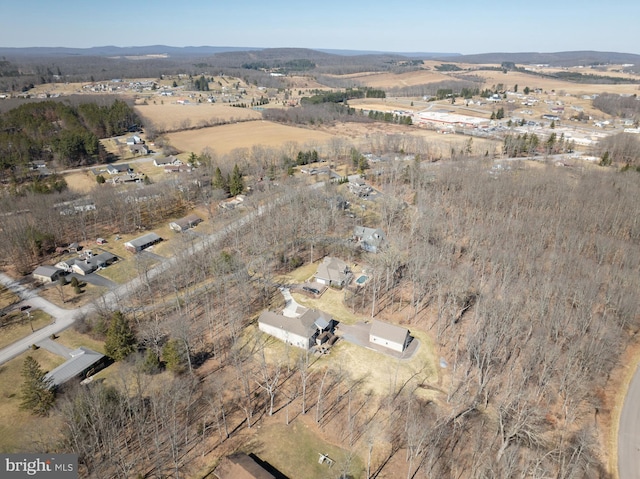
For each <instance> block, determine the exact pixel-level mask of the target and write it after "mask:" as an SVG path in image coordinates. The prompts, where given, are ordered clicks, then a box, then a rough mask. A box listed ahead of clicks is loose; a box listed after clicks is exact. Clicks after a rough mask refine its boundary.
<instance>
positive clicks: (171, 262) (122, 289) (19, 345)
mask: <svg viewBox="0 0 640 479" xmlns="http://www.w3.org/2000/svg"><path fill="white" fill-rule="evenodd" d="M323 185H324V183H316V184H314V185H313V186H310V188H312V189H314V188H320V187H322V186H323ZM281 201H282V200H279V199H277V200H274V201H273V202H271V203H270V204H268V205H264V206H260V207H258V208H257V209H256V210H254V211H252V212H251V213H249V214H247V215H245V216H243V217H242V218H238V219H237V220H235V221H234V222H233V223H231V224H229V225H227V226H226V227H225V228H223V229H221V230H219V231H217V232H215V233H212V234H210V235H209V236H207V237H205V238H203V239H202V241H200V242H198V243H190V244H187V245H186V248H187V249H188V250H189V251H188V252H189V253H190V254H195V253H197V252H199V251H202V250H203V249H204V248H206V247H208V246H209V245H211V244H212V243H215V242H216V241H218V240H220V239H221V238H223V237H225V236H227V235H231V234H233V233H234V232H236V231H238V230H239V229H240V228H241V227H242V226H244V225H246V224H247V223H249V222H251V221H253V220H254V219H255V218H257V217H258V216H262V215H263V214H267V213H269V212H272V211H277V205H278V204H279V203H280V202H281ZM161 258H162V257H161ZM177 261H178V260H177V258H176V257H171V258H162V262H161V263H160V264H158V265H156V266H154V267H153V268H150V269H149V270H148V271H146V272H144V273H143V274H141V275H140V276H138V277H137V278H135V279H133V280H131V281H129V282H128V283H125V284H122V285H120V286H117V287H115V288H113V289H111V290H110V291H109V292H107V293H105V294H104V295H103V296H102V297H101V298H99V299H98V300H97V301H96V303H98V304H99V305H100V306H101V307H104V308H106V309H114V310H115V309H121V310H124V309H126V308H129V307H130V305H129V304H127V298H128V297H129V295H130V294H131V293H133V292H134V291H136V290H137V289H138V288H140V287H141V286H143V285H144V284H146V282H147V281H150V280H152V279H153V278H155V277H156V276H158V275H160V274H162V273H164V272H165V271H167V270H168V269H169V268H171V267H173V266H175V264H176V263H177ZM0 284H2V285H4V286H5V287H6V288H7V289H9V290H10V291H12V292H14V293H16V294H17V295H18V296H19V297H20V299H21V300H22V301H28V304H29V305H31V306H32V307H33V308H34V309H41V310H43V311H44V312H46V313H47V314H49V315H50V316H51V317H52V318H53V323H51V324H50V325H49V326H45V327H44V328H42V329H40V330H38V331H36V332H34V333H32V334H30V335H29V336H27V337H26V338H23V339H21V340H19V341H17V342H15V343H13V344H11V345H10V346H7V347H6V348H3V349H0V365H1V364H4V363H6V362H7V361H9V360H11V359H13V358H15V357H16V356H18V355H20V354H22V353H23V352H25V351H27V350H28V349H29V348H30V347H31V345H32V344H37V343H39V342H41V341H43V340H45V339H46V338H48V337H50V336H51V335H52V334H58V333H60V332H62V331H64V330H65V329H67V328H68V327H70V326H71V325H72V324H73V323H74V321H75V320H76V318H78V317H80V316H81V315H83V314H86V313H89V312H90V311H92V310H93V309H94V308H95V307H96V305H95V304H87V305H85V306H82V307H80V308H76V309H63V308H60V307H58V306H56V305H55V304H53V303H51V302H49V301H47V300H46V299H44V298H41V297H40V296H38V294H37V293H36V292H35V291H33V290H30V289H27V288H25V287H23V286H22V285H21V284H20V283H19V282H18V281H15V280H14V279H12V278H11V277H9V276H7V275H6V274H4V273H0ZM25 304H27V303H25Z"/></svg>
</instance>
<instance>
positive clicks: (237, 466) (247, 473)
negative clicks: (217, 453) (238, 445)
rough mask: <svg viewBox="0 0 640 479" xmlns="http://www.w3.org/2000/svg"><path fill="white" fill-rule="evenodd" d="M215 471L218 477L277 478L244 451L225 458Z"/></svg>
mask: <svg viewBox="0 0 640 479" xmlns="http://www.w3.org/2000/svg"><path fill="white" fill-rule="evenodd" d="M214 473H215V475H216V477H217V478H218V479H275V476H274V475H273V474H271V473H270V472H269V471H267V470H266V469H265V468H263V467H262V466H261V465H260V464H259V463H258V462H256V461H255V460H254V459H253V458H252V457H251V456H248V455H247V454H243V453H237V454H233V455H231V456H227V457H225V458H223V459H222V460H221V461H220V464H218V467H216V469H215V471H214Z"/></svg>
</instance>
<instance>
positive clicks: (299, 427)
mask: <svg viewBox="0 0 640 479" xmlns="http://www.w3.org/2000/svg"><path fill="white" fill-rule="evenodd" d="M245 449H246V452H247V453H254V454H255V455H256V456H258V457H259V458H260V459H261V460H263V461H266V462H268V463H269V464H271V465H272V466H273V467H275V468H276V469H278V470H279V471H280V472H282V473H283V474H285V475H286V476H287V477H292V478H293V477H300V478H305V479H324V478H326V477H338V476H339V474H340V472H341V471H343V470H344V469H346V472H347V473H348V474H350V475H351V477H353V478H361V477H363V474H364V465H363V461H362V459H360V457H358V456H356V455H350V454H349V452H348V451H346V450H344V449H341V448H339V447H337V446H334V445H333V444H329V443H328V442H326V441H323V440H322V439H321V438H320V437H319V436H318V435H317V434H315V433H314V432H313V431H312V429H311V428H310V427H308V426H307V425H305V424H304V423H303V422H302V421H294V422H293V423H291V424H289V425H288V426H287V425H285V424H271V425H267V426H263V427H262V428H261V430H260V432H259V433H258V435H257V437H256V438H255V439H254V440H253V441H252V442H251V443H249V444H247V446H246V448H245ZM319 454H326V455H327V456H329V457H330V458H331V459H333V460H334V461H335V463H334V465H333V467H331V468H329V466H328V465H326V464H319V463H318V459H319Z"/></svg>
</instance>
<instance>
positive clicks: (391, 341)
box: [369, 319, 411, 353]
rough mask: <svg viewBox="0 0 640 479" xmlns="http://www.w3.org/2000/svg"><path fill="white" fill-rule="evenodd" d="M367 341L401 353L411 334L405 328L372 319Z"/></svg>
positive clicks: (409, 340)
mask: <svg viewBox="0 0 640 479" xmlns="http://www.w3.org/2000/svg"><path fill="white" fill-rule="evenodd" d="M369 341H371V342H372V343H374V344H379V345H380V346H384V347H385V348H389V349H393V350H394V351H398V352H399V353H401V352H403V351H404V350H405V349H406V347H407V346H408V345H409V343H410V342H411V334H409V330H408V329H407V328H403V327H402V326H396V325H395V324H389V323H383V322H382V321H378V320H377V319H374V320H372V321H371V331H370V332H369Z"/></svg>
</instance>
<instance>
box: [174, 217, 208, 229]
mask: <svg viewBox="0 0 640 479" xmlns="http://www.w3.org/2000/svg"><path fill="white" fill-rule="evenodd" d="M200 223H202V218H200V217H199V216H198V215H188V216H185V217H184V218H180V219H179V220H175V221H173V222H171V223H169V228H171V229H172V230H173V231H177V232H178V233H182V232H183V231H186V230H188V229H190V228H193V227H194V226H197V225H198V224H200Z"/></svg>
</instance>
